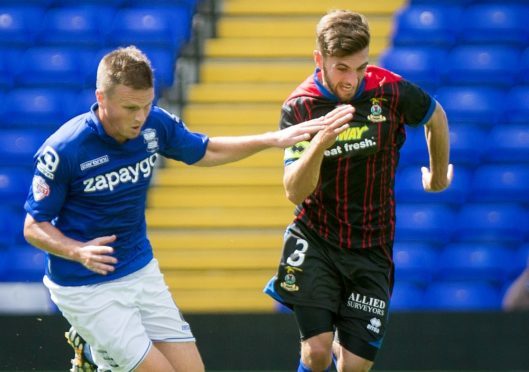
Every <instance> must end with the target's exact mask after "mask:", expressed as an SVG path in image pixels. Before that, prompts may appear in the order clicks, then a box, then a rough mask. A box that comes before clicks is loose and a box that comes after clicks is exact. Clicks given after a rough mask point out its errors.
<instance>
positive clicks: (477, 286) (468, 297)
mask: <svg viewBox="0 0 529 372" xmlns="http://www.w3.org/2000/svg"><path fill="white" fill-rule="evenodd" d="M424 299H425V307H426V308H427V309H429V310H445V311H479V310H499V309H500V305H501V296H500V292H499V290H498V289H497V288H496V287H495V286H493V285H490V284H487V283H482V282H472V281H470V282H437V283H434V284H432V285H431V286H429V287H428V288H427V289H426V293H425V295H424Z"/></svg>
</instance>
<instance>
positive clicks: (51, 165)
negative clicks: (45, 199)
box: [37, 146, 60, 180]
mask: <svg viewBox="0 0 529 372" xmlns="http://www.w3.org/2000/svg"><path fill="white" fill-rule="evenodd" d="M59 161H60V159H59V155H58V154H57V152H56V151H55V150H54V149H53V148H52V147H50V146H46V147H45V148H44V151H42V154H41V155H40V156H39V157H38V159H37V169H38V170H39V172H40V173H42V174H43V175H44V176H46V177H47V178H49V179H50V180H52V179H54V178H55V175H54V174H53V173H55V171H56V170H57V167H58V166H59Z"/></svg>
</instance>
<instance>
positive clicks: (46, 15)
mask: <svg viewBox="0 0 529 372" xmlns="http://www.w3.org/2000/svg"><path fill="white" fill-rule="evenodd" d="M192 14H193V9H191V8H189V7H188V6H185V5H178V4H175V5H171V6H169V5H168V6H163V7H162V6H137V7H127V8H120V9H118V8H115V7H108V6H97V7H83V6H78V5H77V6H75V7H68V8H63V7H61V8H51V9H46V8H40V7H28V6H20V7H17V6H2V5H0V17H1V18H0V19H2V22H0V45H16V46H23V47H30V46H37V45H65V46H82V45H84V46H92V47H102V46H104V45H111V46H115V45H122V44H124V43H130V42H134V43H135V44H138V45H142V46H145V45H148V46H157V47H165V48H172V49H177V50H178V49H179V48H180V47H181V45H182V44H183V43H184V42H186V41H188V40H189V38H190V35H191V18H192Z"/></svg>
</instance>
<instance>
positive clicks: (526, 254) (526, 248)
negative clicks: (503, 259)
mask: <svg viewBox="0 0 529 372" xmlns="http://www.w3.org/2000/svg"><path fill="white" fill-rule="evenodd" d="M528 265H529V243H525V244H522V245H520V246H519V247H518V248H517V249H516V250H515V252H514V260H513V271H512V273H511V277H512V278H514V277H516V276H518V275H520V273H521V272H522V271H523V270H525V269H526V268H527V266H528Z"/></svg>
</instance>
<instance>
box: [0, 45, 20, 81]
mask: <svg viewBox="0 0 529 372" xmlns="http://www.w3.org/2000/svg"><path fill="white" fill-rule="evenodd" d="M25 50H26V49H25V48H23V47H17V46H5V45H0V72H1V76H0V89H3V88H7V89H11V88H13V87H15V76H16V74H17V73H18V70H19V68H20V60H21V56H22V55H23V54H24V52H25Z"/></svg>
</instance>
